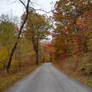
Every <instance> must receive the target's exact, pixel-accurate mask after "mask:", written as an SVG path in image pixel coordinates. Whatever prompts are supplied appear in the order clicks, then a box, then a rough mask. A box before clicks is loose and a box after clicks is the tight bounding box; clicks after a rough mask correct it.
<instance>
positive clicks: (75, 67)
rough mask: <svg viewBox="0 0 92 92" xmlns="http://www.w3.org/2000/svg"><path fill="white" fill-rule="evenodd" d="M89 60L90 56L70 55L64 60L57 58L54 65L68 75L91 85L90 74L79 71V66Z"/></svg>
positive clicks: (91, 77)
mask: <svg viewBox="0 0 92 92" xmlns="http://www.w3.org/2000/svg"><path fill="white" fill-rule="evenodd" d="M89 60H91V58H90V56H82V57H78V59H74V58H73V57H70V58H66V59H64V60H57V62H55V63H54V65H55V66H56V67H57V68H58V69H59V70H61V71H62V72H64V73H65V74H67V75H68V76H70V77H72V78H75V79H77V80H79V81H80V82H81V83H84V84H86V85H88V86H90V87H92V75H90V76H89V75H88V74H87V73H86V72H84V71H81V67H82V66H83V65H84V64H87V62H89ZM76 61H78V63H76Z"/></svg>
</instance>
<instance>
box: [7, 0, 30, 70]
mask: <svg viewBox="0 0 92 92" xmlns="http://www.w3.org/2000/svg"><path fill="white" fill-rule="evenodd" d="M29 3H30V0H28V3H27V6H26V16H25V19H24V22H23V23H22V25H21V27H20V31H19V34H18V37H17V41H16V43H15V44H14V46H13V48H12V50H11V53H10V57H9V61H8V65H7V72H9V69H10V66H11V62H12V58H13V55H14V53H15V50H16V48H17V45H18V43H19V39H20V37H21V33H22V29H23V27H24V25H25V23H26V21H27V19H28V15H29Z"/></svg>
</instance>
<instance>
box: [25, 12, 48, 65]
mask: <svg viewBox="0 0 92 92" xmlns="http://www.w3.org/2000/svg"><path fill="white" fill-rule="evenodd" d="M49 28H50V25H49V22H48V20H46V18H45V17H44V16H43V15H40V14H37V13H35V12H33V13H31V14H30V15H29V18H28V21H27V26H26V38H27V39H28V40H30V41H32V44H33V48H34V51H35V53H36V64H38V63H39V43H40V41H41V40H43V39H47V36H48V35H49V31H48V29H49Z"/></svg>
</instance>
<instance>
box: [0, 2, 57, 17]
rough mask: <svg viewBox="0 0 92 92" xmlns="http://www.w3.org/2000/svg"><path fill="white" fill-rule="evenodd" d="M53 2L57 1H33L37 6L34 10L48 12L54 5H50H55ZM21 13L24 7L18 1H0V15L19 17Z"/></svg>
mask: <svg viewBox="0 0 92 92" xmlns="http://www.w3.org/2000/svg"><path fill="white" fill-rule="evenodd" d="M24 1H26V0H24ZM55 1H57V0H33V2H36V3H37V4H38V5H36V4H35V5H34V7H35V8H38V9H39V8H42V9H44V10H45V11H50V10H51V8H53V6H54V4H51V2H54V3H55ZM23 12H24V7H23V5H22V4H20V3H19V1H18V0H0V15H2V14H8V15H10V16H17V17H20V16H21V15H22V14H23ZM40 13H42V12H40Z"/></svg>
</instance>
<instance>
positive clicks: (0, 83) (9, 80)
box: [0, 65, 38, 92]
mask: <svg viewBox="0 0 92 92" xmlns="http://www.w3.org/2000/svg"><path fill="white" fill-rule="evenodd" d="M37 67H38V66H37V65H32V66H28V67H25V68H24V69H22V70H21V71H18V72H16V73H9V74H4V75H1V76H0V92H4V91H5V90H7V89H8V88H9V87H10V86H12V85H13V84H15V83H16V82H18V81H19V80H21V79H22V78H24V77H25V76H26V75H28V74H30V73H31V72H32V71H33V70H35V69H36V68H37Z"/></svg>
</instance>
